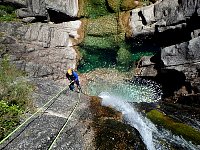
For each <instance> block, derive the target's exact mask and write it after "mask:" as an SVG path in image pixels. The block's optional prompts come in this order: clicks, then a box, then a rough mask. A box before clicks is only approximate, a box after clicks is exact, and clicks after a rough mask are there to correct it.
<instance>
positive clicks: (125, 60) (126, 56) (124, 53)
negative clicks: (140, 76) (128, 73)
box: [117, 47, 132, 69]
mask: <svg viewBox="0 0 200 150" xmlns="http://www.w3.org/2000/svg"><path fill="white" fill-rule="evenodd" d="M117 63H118V64H119V65H120V66H123V67H125V68H127V69H128V68H129V67H130V65H131V63H132V54H131V53H130V52H129V50H128V49H127V48H126V47H121V48H120V49H119V50H118V52H117Z"/></svg>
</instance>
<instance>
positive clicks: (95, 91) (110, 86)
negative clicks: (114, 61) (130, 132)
mask: <svg viewBox="0 0 200 150" xmlns="http://www.w3.org/2000/svg"><path fill="white" fill-rule="evenodd" d="M88 87H89V91H90V95H97V96H99V97H101V98H102V105H104V106H110V107H112V108H114V109H116V110H117V111H120V112H122V115H123V118H124V120H125V122H126V123H128V124H130V125H131V126H132V127H134V128H136V129H137V130H138V131H139V133H140V135H141V137H142V139H143V142H144V143H145V144H146V147H147V149H148V150H155V149H156V150H171V149H174V147H175V149H176V147H178V148H181V149H185V150H186V149H190V150H197V149H200V146H195V145H193V144H192V143H191V142H189V141H186V140H185V139H183V138H182V137H179V136H176V135H173V134H172V133H171V132H170V131H168V130H165V129H163V128H159V129H158V128H157V127H156V126H155V125H154V124H153V123H152V122H151V121H150V120H148V119H147V118H145V117H144V116H142V115H141V114H140V113H139V112H137V111H136V109H135V108H134V103H133V102H157V101H158V100H160V99H161V96H162V91H161V90H160V88H159V85H157V84H156V83H154V82H152V81H148V80H143V79H139V78H136V79H135V80H133V81H131V82H128V83H127V82H126V83H124V82H105V81H104V80H98V81H97V80H95V82H90V84H89V85H88Z"/></svg>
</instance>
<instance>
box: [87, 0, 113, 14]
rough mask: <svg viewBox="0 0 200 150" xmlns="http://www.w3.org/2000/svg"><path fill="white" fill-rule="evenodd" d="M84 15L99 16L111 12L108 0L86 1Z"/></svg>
mask: <svg viewBox="0 0 200 150" xmlns="http://www.w3.org/2000/svg"><path fill="white" fill-rule="evenodd" d="M85 5H86V6H85V9H84V12H85V13H84V16H86V17H89V18H97V17H99V16H104V15H108V14H110V12H109V11H108V10H107V7H106V0H87V1H86V2H85Z"/></svg>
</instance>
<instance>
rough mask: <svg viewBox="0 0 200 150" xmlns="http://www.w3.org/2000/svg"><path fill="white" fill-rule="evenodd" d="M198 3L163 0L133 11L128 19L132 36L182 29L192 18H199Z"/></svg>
mask: <svg viewBox="0 0 200 150" xmlns="http://www.w3.org/2000/svg"><path fill="white" fill-rule="evenodd" d="M199 3H200V2H199V0H187V1H185V0H174V1H171V0H163V1H158V2H156V3H155V4H152V5H150V6H147V7H141V8H137V9H134V10H132V12H131V17H130V26H131V28H132V36H133V37H134V36H138V35H145V34H152V33H160V32H164V31H167V30H174V29H182V28H184V27H186V26H187V25H188V20H191V18H192V17H193V16H200V14H199V12H200V11H199V9H200V7H199V6H200V5H199ZM196 21H197V20H196ZM197 22H198V21H197Z"/></svg>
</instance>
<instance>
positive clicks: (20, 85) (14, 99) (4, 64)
mask: <svg viewBox="0 0 200 150" xmlns="http://www.w3.org/2000/svg"><path fill="white" fill-rule="evenodd" d="M22 76H23V73H22V72H21V71H19V70H17V69H16V68H15V67H14V65H11V64H10V63H9V59H8V57H4V58H3V59H2V60H1V62H0V100H1V101H0V110H1V117H0V127H1V128H0V132H1V133H0V134H1V135H0V137H1V139H2V138H3V137H5V136H6V135H7V134H8V133H9V132H10V131H11V130H12V129H13V128H14V127H16V125H18V123H19V115H20V114H21V112H23V111H25V110H26V108H27V107H28V106H30V105H31V102H30V100H29V93H30V92H31V91H32V86H31V85H30V84H28V83H27V82H25V81H23V80H22V79H21V77H22Z"/></svg>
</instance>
